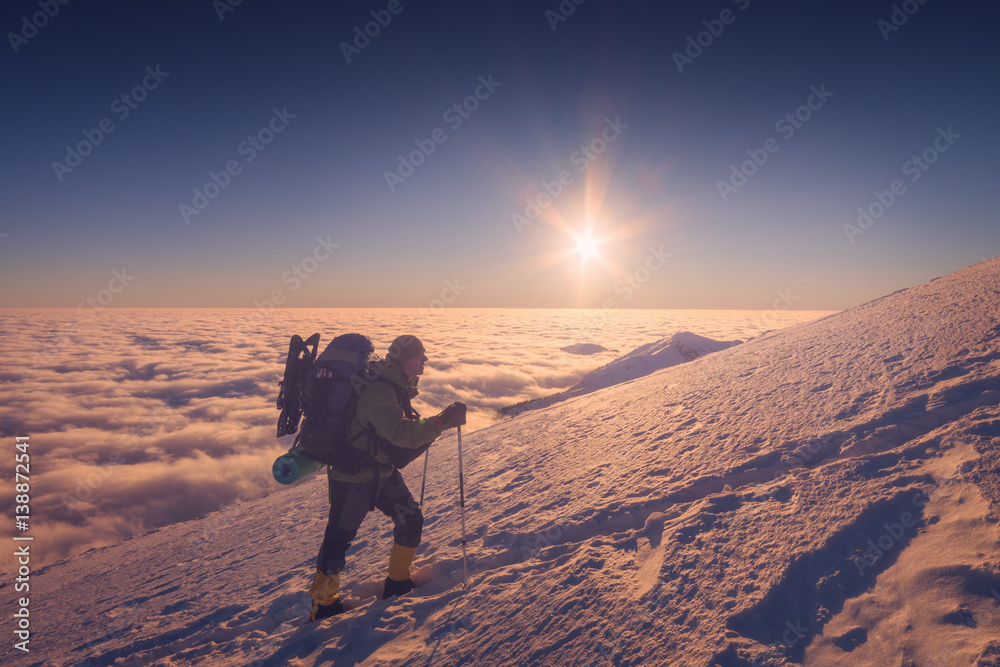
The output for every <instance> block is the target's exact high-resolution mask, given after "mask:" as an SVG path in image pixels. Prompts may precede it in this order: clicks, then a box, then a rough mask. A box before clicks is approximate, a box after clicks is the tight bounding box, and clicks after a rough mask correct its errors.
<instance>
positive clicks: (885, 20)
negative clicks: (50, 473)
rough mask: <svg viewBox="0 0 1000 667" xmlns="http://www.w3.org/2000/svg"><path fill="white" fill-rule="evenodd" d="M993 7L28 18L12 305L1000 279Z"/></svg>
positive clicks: (625, 298) (766, 289)
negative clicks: (584, 248) (988, 267)
mask: <svg viewBox="0 0 1000 667" xmlns="http://www.w3.org/2000/svg"><path fill="white" fill-rule="evenodd" d="M94 4H96V5H97V6H96V7H95V6H94ZM226 7H228V8H229V9H230V10H231V11H227V10H225V9H224V8H226ZM973 7H974V6H973V5H972V4H971V3H944V2H940V1H935V0H928V1H927V2H925V3H923V4H921V3H919V2H918V1H917V0H911V1H910V2H904V3H879V2H875V3H862V2H844V3H796V4H794V5H790V6H789V5H784V4H783V5H782V6H777V4H776V3H764V2H761V1H760V0H749V1H748V0H739V1H737V2H733V1H730V0H725V1H722V0H720V1H718V2H697V3H696V2H677V3H654V2H622V3H606V2H605V3H602V2H597V1H596V0H587V1H586V2H582V3H581V4H576V3H574V2H572V0H564V2H562V3H559V2H555V1H547V2H464V3H459V2H438V3H420V2H411V1H409V0H399V1H398V2H388V0H386V1H385V2H373V3H351V2H345V3H319V2H300V3H294V4H288V3H276V2H257V1H254V0H244V1H243V2H242V3H240V4H239V5H236V6H232V5H230V4H226V3H224V2H223V1H222V0H220V1H219V2H216V3H213V2H210V1H208V0H205V1H199V2H177V3H158V4H154V5H150V3H127V2H104V3H91V4H87V3H76V2H70V3H68V4H66V5H59V4H58V3H57V2H54V1H53V2H45V0H42V2H38V0H36V1H35V2H8V3H4V5H3V6H2V9H0V27H2V28H3V31H4V33H5V35H6V39H5V42H6V43H5V45H4V47H3V49H4V50H5V52H4V53H3V55H2V56H0V67H2V68H3V79H2V80H3V86H4V90H5V96H4V99H5V105H4V111H3V120H4V122H3V124H2V128H3V129H2V132H3V135H4V136H3V144H4V147H5V151H4V159H3V161H2V172H0V178H2V182H3V184H4V187H3V192H4V196H3V216H2V219H0V234H2V235H3V236H2V237H0V276H2V280H3V286H4V289H3V291H2V296H0V306H2V307H63V306H64V307H76V306H77V305H78V304H81V303H86V302H87V299H92V300H95V302H97V303H99V305H101V306H102V307H104V306H107V307H119V306H121V307H133V306H142V307H145V306H169V307H255V306H259V305H265V306H266V305H267V304H269V303H272V302H278V303H279V304H280V305H281V306H292V307H295V306H301V307H341V306H358V307H366V306H370V307H376V306H379V307H383V306H408V307H424V306H428V305H429V304H430V303H432V302H433V300H434V299H436V298H440V296H441V294H442V292H446V293H447V294H448V296H449V298H450V303H449V305H452V306H456V307H493V306H502V307H594V308H599V307H602V306H604V307H608V306H614V307H624V308H740V309H766V308H771V307H773V304H774V302H775V299H776V294H786V295H792V298H790V299H787V300H786V307H787V306H790V307H792V308H797V309H841V308H846V307H850V306H852V305H855V304H857V303H861V302H863V301H866V300H869V299H871V298H875V297H878V296H880V295H882V294H885V293H888V292H891V291H894V290H896V289H899V288H902V287H905V286H909V285H913V284H917V283H921V282H925V281H927V280H929V279H931V278H934V277H936V276H939V275H943V274H945V273H949V272H951V271H953V270H956V269H959V268H961V267H964V266H967V265H969V264H973V263H976V262H978V261H980V260H981V259H983V258H989V257H993V256H994V255H995V254H997V247H998V246H1000V226H998V225H997V224H996V219H995V218H996V210H997V202H998V195H997V194H996V188H995V185H994V184H995V183H996V180H997V177H998V166H997V161H996V152H997V148H998V139H1000V133H998V129H997V126H996V122H995V120H994V117H995V109H996V108H997V97H998V95H997V87H996V86H995V85H994V78H995V76H994V75H993V72H995V71H996V69H997V60H998V58H997V47H996V46H995V41H996V40H995V39H994V36H993V34H992V26H995V25H996V20H997V18H998V17H997V13H998V10H997V9H996V8H993V7H989V8H984V7H982V6H979V5H977V6H975V8H973ZM56 8H58V11H56ZM46 10H47V11H48V14H52V15H51V16H50V15H46V13H45V12H46ZM373 12H374V14H373ZM904 19H905V21H904ZM366 29H367V31H368V33H369V34H368V35H366V36H364V37H358V33H359V32H360V33H361V34H362V35H363V34H364V31H365V30H366ZM348 58H349V59H350V62H348ZM123 95H125V96H126V97H125V98H123V97H122V96H123ZM456 105H459V106H458V107H457V108H456ZM789 115H790V116H789ZM109 128H111V131H110V132H107V131H106V130H107V129H109ZM435 139H436V140H435ZM255 145H256V147H254V146H255ZM67 147H69V149H71V150H68V149H67ZM77 149H79V150H77ZM431 149H433V150H431ZM73 152H76V153H81V152H86V153H88V154H87V155H83V156H81V157H80V158H79V161H78V162H77V158H75V157H74V156H73V155H71V153H73ZM400 156H402V158H403V160H404V161H405V162H406V163H408V164H404V165H403V166H402V167H401V166H400ZM914 156H916V157H917V159H918V161H919V164H918V163H916V162H914V161H913V158H914ZM251 157H252V159H250V158H251ZM755 158H756V161H755ZM765 158H766V159H765ZM54 163H58V164H54ZM73 164H75V165H76V166H71V165H73ZM61 165H65V167H66V168H64V167H63V166H61ZM414 165H415V166H414ZM227 167H228V169H229V171H228V172H227ZM734 168H735V170H736V171H735V172H734ZM69 169H71V171H70V170H69ZM387 173H388V174H395V175H394V176H392V175H390V176H387ZM560 177H562V180H563V183H559V181H560ZM546 184H548V189H549V192H553V193H555V196H554V197H549V199H552V201H551V203H549V202H548V199H547V198H546V196H547V195H548V194H549V193H547V192H546ZM894 189H895V191H894ZM208 195H212V196H211V197H209V196H208ZM539 197H541V198H539ZM531 202H534V203H536V204H547V205H544V206H539V209H538V210H539V215H538V217H537V218H534V217H532V216H531V215H529V214H530V213H531V212H532V209H531V207H530V203H531ZM859 207H860V208H861V209H862V210H863V211H867V212H868V213H869V215H870V216H871V217H870V222H869V221H868V220H866V219H864V218H862V223H863V224H861V225H859V223H858V217H859V211H858V209H859ZM199 209H200V210H199ZM193 211H197V212H196V213H193ZM185 212H186V213H185ZM876 214H878V215H876ZM518 216H520V217H518ZM518 221H520V222H521V224H519V223H518ZM524 222H528V223H529V224H523V223H524ZM845 225H854V227H847V228H845ZM588 230H589V233H590V234H592V236H593V237H594V238H596V239H598V241H600V243H599V245H598V247H597V252H598V255H596V256H591V257H589V258H588V259H587V260H586V261H582V259H581V255H580V254H579V253H574V252H573V248H574V246H575V245H576V240H575V239H576V238H577V237H579V236H581V235H585V234H586V233H588ZM449 285H451V286H455V285H458V288H457V289H451V288H449ZM449 289H451V291H449Z"/></svg>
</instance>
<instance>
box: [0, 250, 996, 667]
mask: <svg viewBox="0 0 1000 667" xmlns="http://www.w3.org/2000/svg"><path fill="white" fill-rule="evenodd" d="M998 302H1000V260H993V261H990V262H987V263H984V264H980V265H977V266H973V267H970V268H969V269H966V270H963V271H960V272H958V273H955V274H952V275H950V276H947V277H944V278H941V279H938V280H935V281H932V282H930V283H927V284H925V285H922V286H919V287H915V288H913V289H909V290H904V291H902V292H898V293H896V294H893V295H890V296H888V297H885V298H882V299H879V300H877V301H873V302H871V303H868V304H864V305H862V306H859V307H857V308H854V309H852V310H849V311H846V312H844V313H840V314H838V315H834V316H831V317H827V318H824V319H823V320H820V321H816V322H813V323H810V324H806V325H802V326H798V327H794V328H792V329H788V330H784V331H781V332H777V333H774V334H770V335H767V336H764V337H762V338H758V339H754V340H752V341H750V342H748V343H745V344H743V345H738V346H735V347H732V348H730V349H726V350H722V351H719V352H716V353H714V354H712V355H710V356H707V357H705V358H704V359H701V360H699V361H698V362H697V363H686V364H680V365H677V366H674V367H670V368H666V369H664V370H660V371H658V372H654V373H651V374H649V375H646V376H644V377H640V378H637V379H635V380H633V381H631V382H626V383H623V384H616V385H613V386H610V387H608V388H605V389H601V390H598V391H594V392H592V393H590V394H586V395H580V396H577V397H575V398H574V399H573V400H572V401H564V402H561V403H558V404H554V405H552V406H550V407H548V408H546V409H539V410H532V411H530V412H527V413H525V414H523V415H521V416H519V417H517V418H515V419H511V420H508V421H505V422H503V423H501V424H497V425H495V426H493V427H490V428H487V429H483V430H480V431H477V432H475V433H473V434H470V435H468V436H466V437H465V438H464V445H465V451H466V456H465V470H466V473H465V474H466V487H465V488H466V518H467V521H468V539H469V555H470V577H471V585H470V587H469V588H468V589H463V588H462V587H461V567H462V566H461V549H460V542H461V532H460V529H459V514H458V506H457V503H458V490H457V461H456V456H455V436H454V434H450V435H448V436H446V437H444V438H443V439H442V441H441V442H439V443H438V444H437V445H435V447H433V448H432V449H431V459H430V461H431V473H430V476H429V479H428V489H427V494H428V495H427V501H426V503H425V515H426V517H427V519H426V524H425V531H424V543H423V544H422V545H421V548H420V550H419V551H418V556H417V566H418V567H419V568H420V573H419V574H418V579H421V580H422V581H423V582H424V585H423V586H422V587H421V588H419V589H418V590H417V591H416V594H415V595H413V596H407V597H404V598H402V599H400V600H398V601H394V602H384V601H381V600H373V599H372V598H371V594H372V593H373V592H375V591H377V590H378V587H379V581H380V580H381V579H382V577H383V576H384V568H385V560H386V557H387V554H388V549H389V545H390V543H391V531H390V525H391V523H390V522H389V521H388V519H386V518H384V517H381V516H379V517H374V516H372V517H370V518H369V519H368V520H367V521H366V523H365V524H364V526H362V529H361V531H360V532H359V534H358V538H357V540H356V542H355V545H354V546H353V547H352V549H351V552H350V553H349V555H348V568H347V570H346V571H345V573H344V577H343V581H344V587H345V592H346V594H347V596H348V597H352V598H359V602H361V603H362V606H360V607H359V608H357V609H354V610H352V611H350V612H348V613H347V614H345V615H343V616H340V617H337V618H334V619H330V620H328V621H324V622H322V623H317V624H305V625H304V624H302V623H301V621H302V618H303V617H304V615H305V614H306V611H307V606H308V597H307V596H306V594H305V587H306V586H307V584H308V581H309V578H310V572H311V571H312V569H313V560H314V558H315V551H316V549H317V546H318V543H319V539H320V537H321V535H322V531H323V527H324V525H325V517H326V511H327V499H326V490H325V481H324V480H323V479H322V478H321V477H319V476H313V477H312V478H310V479H308V480H305V481H303V482H301V483H299V484H297V485H295V486H293V487H291V488H289V489H287V490H283V491H281V492H277V493H274V494H272V495H271V496H269V497H266V498H262V499H259V500H255V501H250V502H246V503H243V504H241V505H238V506H235V507H231V508H228V509H226V510H223V511H222V512H218V513H215V514H212V515H209V516H207V517H204V518H203V519H200V520H197V521H191V522H187V523H183V524H177V525H173V526H169V527H167V528H164V529H161V530H160V531H157V532H154V533H150V534H147V535H144V536H142V537H139V538H136V539H132V540H129V541H127V542H124V543H121V544H118V545H115V546H112V547H107V548H104V549H98V550H94V551H91V552H88V553H86V554H83V555H81V556H79V557H77V558H74V559H72V560H68V561H65V562H62V563H59V564H57V565H54V566H51V567H48V568H46V569H45V570H43V571H40V572H36V573H35V574H34V577H33V579H32V596H33V597H32V619H33V620H32V623H33V626H32V627H33V629H34V630H35V631H36V634H35V635H33V640H32V642H33V643H32V649H33V650H32V653H31V654H30V655H11V653H10V652H8V653H7V654H6V655H5V658H4V661H5V664H13V665H70V664H92V665H98V664H100V665H106V664H116V665H126V666H127V665H194V664H211V665H286V664H294V665H330V664H336V665H341V664H343V665H354V664H365V665H469V664H475V665H579V664H596V665H612V664H615V665H618V664H655V665H660V664H662V665H666V664H669V665H722V666H725V667H730V666H749V665H786V664H800V663H801V664H807V665H808V664H815V665H835V664H851V665H885V664H904V665H910V664H915V665H921V666H923V665H933V664H977V661H979V663H978V664H981V665H990V664H996V661H997V660H998V656H1000V550H998V549H997V547H998V545H1000V530H998V527H997V523H998V521H1000V513H998V507H1000V505H998V504H1000V483H998V482H997V479H998V476H997V473H998V472H1000V470H998V468H1000V454H998V453H997V452H998V451H1000V447H998V445H1000V405H998V403H1000V315H998V313H997V308H996V304H997V303H998ZM418 467H419V466H414V467H413V469H410V468H408V469H407V470H406V471H405V475H406V477H407V479H408V481H409V483H410V485H411V488H415V487H419V484H420V470H418V469H417V468H418ZM7 585H9V584H7ZM67 592H71V594H69V595H67V594H66V593H67ZM9 597H10V596H8V598H9ZM8 609H9V607H5V609H4V613H5V614H6V613H7V611H8Z"/></svg>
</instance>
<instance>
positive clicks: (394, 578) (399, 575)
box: [382, 543, 417, 599]
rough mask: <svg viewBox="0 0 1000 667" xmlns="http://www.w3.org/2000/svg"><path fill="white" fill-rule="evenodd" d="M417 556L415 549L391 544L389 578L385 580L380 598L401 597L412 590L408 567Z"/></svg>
mask: <svg viewBox="0 0 1000 667" xmlns="http://www.w3.org/2000/svg"><path fill="white" fill-rule="evenodd" d="M416 555H417V548H416V547H403V546H400V545H398V544H395V543H393V545H392V551H391V552H389V576H388V577H386V578H385V590H384V591H383V592H382V598H383V599H386V598H390V597H392V596H393V595H403V594H404V593H409V592H410V591H412V590H413V580H412V579H410V565H411V564H412V563H413V559H414V557H415V556H416Z"/></svg>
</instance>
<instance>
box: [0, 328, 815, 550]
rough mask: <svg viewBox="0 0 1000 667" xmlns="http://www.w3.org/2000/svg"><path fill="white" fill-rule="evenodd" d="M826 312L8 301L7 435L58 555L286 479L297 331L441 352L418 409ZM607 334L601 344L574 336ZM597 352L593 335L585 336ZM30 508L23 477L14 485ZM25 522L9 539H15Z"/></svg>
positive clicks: (513, 396)
mask: <svg viewBox="0 0 1000 667" xmlns="http://www.w3.org/2000/svg"><path fill="white" fill-rule="evenodd" d="M823 314H824V313H815V312H796V311H785V312H767V313H761V312H756V311H754V312H749V311H676V310H675V311H669V310H662V311H639V310H615V311H572V310H506V309H483V310H473V309H455V310H443V311H429V310H426V309H371V310H362V309H322V310H321V309H315V310H313V309H294V310H272V311H262V310H244V309H219V310H180V309H178V310H171V309H106V310H103V311H101V312H96V311H87V312H86V313H82V314H81V313H79V312H77V311H75V310H5V311H0V332H2V334H3V335H2V337H0V360H2V365H0V405H2V406H3V407H2V409H0V436H2V438H3V439H4V441H6V442H7V443H8V449H9V456H8V460H9V461H10V464H9V467H10V470H9V471H8V473H9V474H7V475H5V476H6V477H7V478H8V479H11V480H12V479H13V472H14V470H13V468H14V454H15V451H14V444H15V436H17V435H27V436H28V437H29V438H30V441H29V442H30V455H31V460H30V480H31V482H30V484H31V489H30V511H31V519H30V526H31V528H30V532H31V534H32V535H34V536H35V540H36V542H35V543H36V545H37V546H36V553H38V554H41V560H40V561H39V560H37V559H36V560H35V561H34V562H36V563H39V562H42V563H48V562H54V561H56V560H59V559H61V558H65V557H68V556H72V555H75V554H77V553H80V552H82V551H85V550H87V549H89V548H92V547H99V546H103V545H107V544H113V543H116V542H119V541H121V540H123V539H127V538H129V537H131V536H134V535H137V534H140V533H143V532H146V531H148V530H152V529H155V528H157V527H161V526H164V525H167V524H170V523H174V522H177V521H184V520H188V519H192V518H196V517H198V516H200V515H203V514H206V513H209V512H212V511H215V510H217V509H220V508H222V507H225V506H227V505H231V504H234V503H237V502H241V501H243V500H246V499H249V498H255V497H259V496H262V495H266V494H268V493H271V492H274V491H277V490H279V489H280V488H281V487H280V486H279V485H278V484H277V483H276V482H274V480H273V479H272V478H271V472H270V470H271V464H272V462H273V460H274V458H275V457H276V456H278V455H279V454H281V453H283V452H284V451H286V450H287V449H288V447H289V446H290V444H291V440H292V437H291V436H289V437H285V438H282V439H281V440H279V439H278V438H276V437H275V423H276V419H277V416H278V411H277V409H276V407H275V399H276V397H277V391H278V382H279V381H280V379H281V374H282V370H283V366H284V358H285V353H286V351H287V347H288V339H289V337H290V336H291V335H292V334H295V333H298V334H299V335H302V336H303V337H306V336H308V335H310V334H312V333H314V332H320V334H321V336H322V341H321V346H320V349H322V347H323V346H324V345H325V344H326V343H327V342H329V341H330V340H331V339H332V338H333V337H334V336H336V335H338V334H340V333H347V332H361V333H365V334H367V335H368V336H369V337H371V339H372V341H373V343H374V344H375V348H376V352H378V353H380V354H383V355H384V354H385V351H386V350H387V348H388V346H389V344H390V343H391V342H392V340H393V339H394V338H395V337H396V336H398V335H401V334H410V335H416V336H418V337H420V338H421V339H422V340H423V341H424V344H425V347H426V349H427V355H428V357H429V358H430V360H429V362H428V364H427V369H426V371H425V373H424V375H423V377H421V380H420V390H421V394H420V396H419V397H418V398H417V400H415V401H414V407H416V408H417V410H419V411H420V412H421V413H422V414H424V415H425V416H426V415H432V414H435V413H437V412H438V411H440V410H441V409H443V408H444V407H445V406H446V405H448V404H449V403H451V402H453V401H463V402H465V403H466V404H468V406H469V423H468V425H467V426H466V430H467V431H472V430H475V429H479V428H483V427H486V426H488V425H490V424H491V423H493V422H495V421H497V420H498V419H499V417H498V416H497V415H496V412H495V411H496V409H498V408H500V407H503V406H505V405H510V404H512V403H517V402H519V401H524V400H528V399H531V398H538V397H541V396H545V395H548V394H551V393H555V392H557V391H560V390H562V389H565V388H567V387H569V386H571V385H573V384H575V383H576V382H578V381H580V380H581V379H582V378H583V377H585V376H586V375H587V374H588V373H589V372H591V371H593V370H594V369H596V368H598V367H600V366H602V365H604V364H606V363H608V362H610V361H612V360H613V359H615V358H616V357H618V356H621V355H622V354H625V353H626V352H628V351H630V350H632V349H634V348H635V347H638V346H639V345H642V344H644V343H649V342H651V341H654V340H658V339H660V338H665V337H668V336H670V335H672V334H674V333H677V332H679V331H691V332H693V333H696V334H699V335H703V336H707V337H709V338H714V339H717V340H735V339H741V340H746V339H749V338H752V337H754V336H757V335H759V334H761V333H763V332H764V331H768V330H773V329H778V328H781V327H784V326H789V325H793V324H797V323H801V322H805V321H809V320H812V319H815V318H817V317H819V316H821V315H823ZM576 344H595V345H599V346H601V347H603V348H605V351H603V352H596V353H593V354H574V353H573V352H572V351H565V350H563V348H565V347H568V346H571V345H576ZM579 347H582V348H584V349H588V348H591V347H592V346H579ZM2 497H3V501H4V507H11V508H12V507H13V506H14V487H13V484H8V485H5V487H4V489H3V491H2ZM13 528H14V526H13V520H11V522H10V525H9V526H4V527H2V528H0V534H3V535H5V536H6V535H10V534H11V532H12V531H13Z"/></svg>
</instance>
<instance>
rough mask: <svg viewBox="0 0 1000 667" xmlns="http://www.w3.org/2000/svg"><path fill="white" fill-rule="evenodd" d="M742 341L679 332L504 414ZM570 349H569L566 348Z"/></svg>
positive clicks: (609, 384) (586, 391) (541, 405)
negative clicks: (572, 383)
mask: <svg viewBox="0 0 1000 667" xmlns="http://www.w3.org/2000/svg"><path fill="white" fill-rule="evenodd" d="M742 342H743V341H739V340H734V341H718V340H712V339H711V338H706V337H704V336H699V335H697V334H693V333H691V332H690V331H682V332H680V333H676V334H674V335H673V336H671V337H670V338H663V339H661V340H658V341H655V342H652V343H646V344H645V345H640V346H639V347H637V348H636V349H634V350H632V351H631V352H629V353H628V354H625V355H622V356H621V357H618V358H617V359H615V360H614V361H612V362H611V363H609V364H606V365H604V366H602V367H601V368H598V369H597V370H595V371H593V372H592V373H590V374H589V375H587V377H585V378H583V379H582V380H580V382H578V383H576V384H575V385H573V386H572V387H570V388H569V389H567V390H565V391H561V392H559V393H557V394H553V395H551V396H545V397H542V398H536V399H534V400H530V401H524V402H523V403H517V404H515V405H511V406H509V407H506V408H503V409H502V410H500V413H501V414H504V415H507V416H514V415H518V414H521V413H522V412H525V411H526V410H537V409H539V408H547V407H548V406H550V405H553V404H555V403H559V402H561V401H565V400H566V399H569V398H573V397H575V396H582V395H584V394H589V393H591V392H593V391H597V390H598V389H605V388H607V387H612V386H614V385H616V384H621V383H622V382H627V381H629V380H634V379H636V378H640V377H642V376H644V375H649V374H650V373H653V372H655V371H659V370H663V369H664V368H670V367H671V366H676V365H677V364H683V363H685V362H688V361H694V360H695V359H697V358H699V357H703V356H705V355H706V354H711V353H712V352H718V351H719V350H726V349H729V348H730V347H733V346H734V345H739V344H740V343H742ZM563 349H564V350H567V351H569V348H563Z"/></svg>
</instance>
